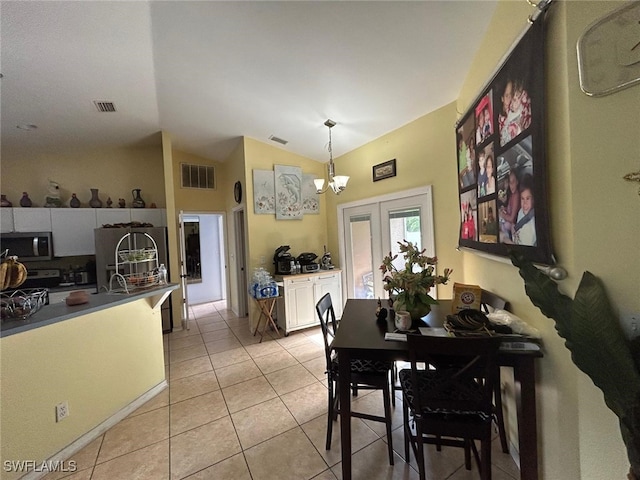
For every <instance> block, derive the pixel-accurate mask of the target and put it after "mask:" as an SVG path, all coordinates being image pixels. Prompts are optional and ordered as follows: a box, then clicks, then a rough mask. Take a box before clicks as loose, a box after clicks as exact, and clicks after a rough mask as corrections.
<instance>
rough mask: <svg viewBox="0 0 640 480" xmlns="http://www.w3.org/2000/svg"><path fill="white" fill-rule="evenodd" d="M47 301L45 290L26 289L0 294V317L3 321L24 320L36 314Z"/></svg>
mask: <svg viewBox="0 0 640 480" xmlns="http://www.w3.org/2000/svg"><path fill="white" fill-rule="evenodd" d="M46 301H47V290H46V289H44V288H28V289H23V290H15V291H13V292H11V293H2V294H0V317H1V319H2V321H5V320H15V319H19V320H24V319H26V318H29V317H30V316H31V315H33V314H34V313H36V312H37V311H38V310H40V309H41V308H42V306H43V305H44V304H45V303H46Z"/></svg>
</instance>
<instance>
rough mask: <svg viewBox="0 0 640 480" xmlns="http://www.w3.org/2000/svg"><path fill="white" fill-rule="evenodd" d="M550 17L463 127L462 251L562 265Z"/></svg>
mask: <svg viewBox="0 0 640 480" xmlns="http://www.w3.org/2000/svg"><path fill="white" fill-rule="evenodd" d="M543 22H544V15H541V16H540V17H538V19H537V20H536V21H535V22H534V23H533V24H532V25H531V26H530V28H529V29H528V30H527V32H526V33H525V34H524V35H523V36H522V38H521V39H520V40H519V41H518V42H517V44H516V45H515V46H514V47H513V49H512V50H511V52H510V53H509V54H508V55H507V57H506V60H505V61H504V63H503V64H502V65H500V66H499V68H498V69H497V72H496V74H495V76H494V77H493V78H492V79H491V80H490V81H489V82H488V84H487V85H486V87H485V88H484V89H483V90H482V91H481V93H480V95H479V97H478V98H477V99H476V100H475V101H474V102H473V103H472V104H471V106H470V107H469V109H468V110H467V111H466V112H465V113H464V114H463V116H462V117H461V118H460V120H459V121H458V123H457V124H456V127H455V134H456V151H457V158H456V167H457V172H458V193H459V195H458V197H459V200H460V233H459V240H458V243H459V245H460V246H461V247H467V248H471V249H474V250H479V251H483V252H486V253H490V254H495V255H500V256H508V254H509V251H510V250H511V249H516V250H519V251H521V252H523V253H524V254H525V255H526V256H527V257H528V258H529V259H530V260H531V261H534V262H537V263H543V264H552V263H554V259H553V253H552V250H551V235H550V232H549V221H548V216H549V215H548V203H547V187H546V170H547V169H546V156H545V139H544V129H545V125H544V23H543Z"/></svg>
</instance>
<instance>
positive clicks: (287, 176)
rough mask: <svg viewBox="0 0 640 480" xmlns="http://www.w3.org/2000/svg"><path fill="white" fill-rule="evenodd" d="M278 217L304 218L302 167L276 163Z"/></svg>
mask: <svg viewBox="0 0 640 480" xmlns="http://www.w3.org/2000/svg"><path fill="white" fill-rule="evenodd" d="M273 171H274V174H275V183H276V219H277V220H301V219H302V168H300V167H291V166H289V165H275V166H274V168H273Z"/></svg>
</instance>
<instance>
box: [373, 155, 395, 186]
mask: <svg viewBox="0 0 640 480" xmlns="http://www.w3.org/2000/svg"><path fill="white" fill-rule="evenodd" d="M395 176H396V159H395V158H394V159H393V160H389V161H387V162H383V163H379V164H378V165H374V166H373V181H374V182H377V181H378V180H384V179H385V178H390V177H395Z"/></svg>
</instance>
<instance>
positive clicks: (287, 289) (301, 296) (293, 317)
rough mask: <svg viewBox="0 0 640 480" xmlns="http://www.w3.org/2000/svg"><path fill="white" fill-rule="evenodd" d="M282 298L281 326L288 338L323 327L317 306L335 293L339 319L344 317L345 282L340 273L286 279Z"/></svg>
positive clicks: (294, 276) (335, 308) (280, 303)
mask: <svg viewBox="0 0 640 480" xmlns="http://www.w3.org/2000/svg"><path fill="white" fill-rule="evenodd" d="M281 293H282V298H281V299H279V300H278V309H277V318H278V325H279V326H280V328H282V329H283V330H284V333H285V335H288V334H289V333H290V332H293V331H296V330H301V329H303V328H309V327H313V326H315V325H319V324H320V321H319V320H318V316H317V313H316V303H318V301H319V300H320V299H321V298H322V297H323V295H325V294H326V293H331V300H332V302H333V308H334V311H335V313H336V319H339V318H340V317H341V316H342V280H341V275H340V270H331V271H320V272H317V273H311V274H301V275H285V276H283V277H282V292H281Z"/></svg>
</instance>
